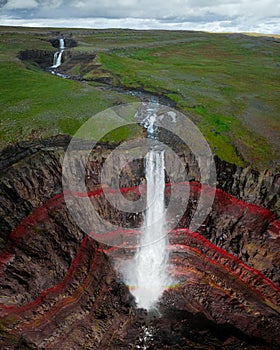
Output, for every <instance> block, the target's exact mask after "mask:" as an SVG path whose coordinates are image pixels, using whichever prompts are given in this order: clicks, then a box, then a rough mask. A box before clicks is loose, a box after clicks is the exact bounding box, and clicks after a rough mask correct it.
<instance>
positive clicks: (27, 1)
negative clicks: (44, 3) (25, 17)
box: [4, 0, 38, 10]
mask: <svg viewBox="0 0 280 350" xmlns="http://www.w3.org/2000/svg"><path fill="white" fill-rule="evenodd" d="M36 7H38V3H37V1H35V0H10V1H8V2H7V4H6V5H5V6H4V8H5V9H7V10H22V9H33V8H36Z"/></svg>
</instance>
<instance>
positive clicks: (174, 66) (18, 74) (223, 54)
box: [0, 27, 280, 169]
mask: <svg viewBox="0 0 280 350" xmlns="http://www.w3.org/2000/svg"><path fill="white" fill-rule="evenodd" d="M0 33H1V37H0V45H1V46H0V83H1V92H0V103H1V111H0V113H1V116H0V118H1V126H0V138H1V141H0V142H1V146H3V145H5V144H7V143H8V142H11V141H12V142H13V141H16V140H18V139H24V138H29V137H33V136H34V135H36V136H48V135H53V134H56V133H70V134H73V133H74V132H75V130H76V129H77V128H78V127H79V126H80V125H81V124H82V123H83V121H85V120H86V119H87V118H88V117H89V116H91V115H93V114H95V113H96V112H98V111H101V110H102V109H105V108H106V107H109V106H112V105H115V104H119V103H123V102H127V101H132V100H135V99H133V98H132V97H130V96H128V95H125V94H121V93H117V92H114V91H109V90H106V91H104V90H101V89H98V87H100V86H102V85H103V84H102V83H101V82H103V83H104V82H107V83H110V84H112V85H115V86H122V87H126V88H129V87H130V88H139V89H143V90H146V91H149V92H152V93H156V94H162V95H164V96H167V97H169V98H171V99H172V100H173V101H175V102H176V104H177V109H179V110H181V111H183V112H185V113H186V114H187V115H188V116H189V117H190V118H191V119H192V120H193V121H194V122H195V123H196V124H197V125H198V126H199V128H200V130H201V131H202V132H203V134H204V135H205V137H206V138H207V140H208V142H209V143H210V146H211V147H212V149H213V152H215V153H216V154H217V155H218V156H219V157H220V158H222V159H225V160H227V161H229V162H233V163H236V164H239V165H244V164H246V163H251V164H252V165H253V166H255V167H257V168H259V169H263V168H266V167H271V168H277V167H279V159H280V154H279V153H280V152H279V149H280V141H279V134H280V133H279V131H280V130H279V129H280V122H279V119H280V115H279V112H280V102H279V101H280V98H279V97H280V93H279V81H280V61H279V48H280V39H279V38H275V37H265V36H264V37H262V36H249V35H242V34H231V35H229V34H209V33H203V32H186V31H134V30H82V29H63V30H60V29H57V30H55V29H29V28H28V29H26V28H21V29H20V28H5V27H2V28H1V30H0ZM61 33H62V34H63V35H64V37H65V38H71V39H73V40H75V41H76V42H77V46H76V47H75V48H71V55H69V56H68V58H67V60H66V61H65V62H64V63H63V65H62V66H61V68H60V69H61V70H62V71H63V72H66V73H68V74H71V75H75V76H76V77H79V78H83V79H85V80H86V81H84V82H78V81H72V80H65V79H61V78H58V77H55V76H52V75H50V74H49V73H47V72H44V71H42V70H41V69H39V68H38V65H36V64H34V65H33V64H32V62H30V61H28V62H21V61H20V60H19V59H18V58H17V54H18V52H19V51H20V50H31V49H38V50H53V51H54V50H55V49H54V48H53V47H52V45H51V44H50V42H49V41H48V40H50V39H54V38H56V37H58V35H60V34H61ZM69 50H70V49H69ZM90 54H91V55H92V54H94V55H95V57H94V58H93V59H92V58H91V60H90V61H88V60H87V62H86V59H85V58H86V57H89V56H87V55H90ZM75 57H76V58H75ZM79 57H80V60H79ZM115 137H116V138H117V135H115Z"/></svg>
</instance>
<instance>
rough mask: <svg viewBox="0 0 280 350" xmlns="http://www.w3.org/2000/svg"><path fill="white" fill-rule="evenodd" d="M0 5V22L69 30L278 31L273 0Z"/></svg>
mask: <svg viewBox="0 0 280 350" xmlns="http://www.w3.org/2000/svg"><path fill="white" fill-rule="evenodd" d="M5 3H6V4H5ZM0 6H2V13H3V14H2V16H1V17H0V19H1V18H2V19H3V16H4V15H5V16H6V18H8V17H9V18H16V17H17V18H18V19H19V20H20V19H22V20H23V21H24V20H26V21H28V22H29V23H34V22H32V21H37V22H38V21H39V22H40V23H41V22H43V21H44V20H43V19H45V22H47V21H48V22H49V23H50V22H51V21H54V22H55V21H56V23H57V24H56V25H54V26H58V25H59V23H62V22H63V23H66V22H67V21H68V22H69V23H70V27H71V26H73V25H74V23H75V22H77V23H78V22H79V24H80V26H81V22H84V23H87V26H89V25H90V23H94V22H95V23H101V22H102V23H103V25H106V22H107V23H108V25H107V26H109V25H110V24H111V23H123V27H125V26H126V27H127V26H128V23H129V27H131V28H135V27H136V26H139V25H140V24H141V23H142V25H143V26H144V27H145V28H147V25H148V23H149V25H151V26H153V27H151V28H154V26H157V27H161V28H162V27H164V26H165V28H166V29H168V28H173V27H174V28H178V27H180V26H181V27H182V26H184V28H185V27H186V26H189V27H190V28H189V29H192V28H191V27H192V26H195V28H196V27H197V26H198V27H199V28H201V27H203V28H204V27H205V26H206V27H207V28H216V29H217V30H219V31H222V28H240V29H241V28H242V30H245V31H249V30H250V31H257V30H260V28H263V29H264V30H268V29H269V28H270V30H273V32H276V33H279V32H280V20H279V18H280V2H279V1H278V0H255V1H254V2H253V3H252V2H250V1H248V0H213V1H209V0H169V1H162V0H154V1H151V0H94V1H92V0H48V1H47V0H36V1H35V0H8V1H7V0H0ZM7 16H8V17H7ZM102 18H103V20H100V19H102ZM31 19H32V21H31ZM70 19H71V20H70ZM113 19H115V20H116V21H113ZM277 21H278V23H279V24H277ZM1 23H2V24H3V21H2V20H1ZM90 27H92V25H90ZM254 29H255V30H254Z"/></svg>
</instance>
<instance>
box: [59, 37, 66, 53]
mask: <svg viewBox="0 0 280 350" xmlns="http://www.w3.org/2000/svg"><path fill="white" fill-rule="evenodd" d="M59 49H60V50H63V49H65V41H64V39H63V38H60V39H59Z"/></svg>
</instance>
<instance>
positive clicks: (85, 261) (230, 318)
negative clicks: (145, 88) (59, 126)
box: [0, 137, 280, 349]
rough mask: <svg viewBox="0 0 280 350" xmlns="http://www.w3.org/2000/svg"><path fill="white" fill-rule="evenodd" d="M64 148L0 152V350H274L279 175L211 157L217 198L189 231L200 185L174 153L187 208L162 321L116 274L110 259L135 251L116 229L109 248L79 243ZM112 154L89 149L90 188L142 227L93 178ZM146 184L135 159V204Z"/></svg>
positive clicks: (279, 323) (174, 245)
mask: <svg viewBox="0 0 280 350" xmlns="http://www.w3.org/2000/svg"><path fill="white" fill-rule="evenodd" d="M68 142H69V139H68V138H64V137H61V138H53V139H51V140H45V141H44V142H42V141H38V142H37V141H33V142H31V143H26V144H21V145H17V146H11V147H10V148H9V149H7V150H6V151H4V152H2V154H1V155H0V167H1V178H0V192H1V203H0V220H1V221H0V224H1V241H0V249H1V255H0V268H1V270H0V273H1V289H2V290H1V299H0V303H1V305H0V306H1V310H0V313H1V317H2V321H1V328H0V331H1V335H2V340H1V348H3V349H56V348H66V349H106V348H108V349H130V348H131V349H137V348H145V347H146V348H151V349H155V348H165V349H212V348H213V349H214V348H220V349H235V348H244V347H246V348H247V349H277V348H278V347H279V345H280V339H279V331H278V330H279V327H280V319H279V312H280V310H279V297H280V290H279V288H278V287H277V283H278V285H279V271H278V270H277V269H278V267H279V241H280V235H279V227H280V225H279V222H278V221H277V219H276V216H277V215H279V193H278V190H279V177H277V176H276V175H274V174H270V173H269V172H264V173H262V174H259V173H257V172H254V171H252V170H250V169H249V168H247V169H241V168H237V167H235V166H233V165H230V164H227V163H225V162H221V161H220V160H218V159H216V165H217V173H218V187H219V189H218V190H217V191H216V193H215V201H214V204H213V207H212V210H211V212H210V214H209V216H208V217H207V221H206V222H205V223H204V225H202V226H201V228H200V230H199V232H197V233H194V232H191V231H189V230H188V229H187V227H188V224H189V222H190V219H191V217H192V213H193V211H194V210H195V208H196V202H197V200H198V198H199V193H200V191H201V185H200V184H199V182H197V181H196V180H199V174H198V172H197V166H196V163H195V161H194V160H192V158H191V156H189V155H188V154H187V152H186V151H184V152H183V151H182V152H181V154H180V156H181V159H183V160H184V161H185V162H186V166H187V168H188V175H187V176H188V179H191V180H192V181H191V183H190V184H188V182H186V181H183V182H181V183H178V184H176V185H174V187H173V188H174V190H173V194H175V196H176V191H177V192H178V193H180V192H181V189H182V187H183V186H186V185H187V184H188V186H190V199H191V200H190V201H189V205H188V207H187V210H186V212H185V214H184V215H183V217H182V219H181V221H180V222H179V224H178V226H177V228H175V229H174V230H173V231H172V232H171V233H170V245H169V250H170V262H171V265H170V271H171V272H172V275H173V276H174V279H175V280H176V283H175V285H174V286H173V288H171V289H169V290H166V292H165V293H164V295H163V297H162V299H161V301H160V303H159V313H160V316H159V315H157V314H154V315H153V314H149V315H147V313H146V312H145V311H144V310H138V309H136V307H135V303H134V300H133V298H132V297H131V295H130V293H129V290H128V288H127V287H126V286H125V285H124V284H123V283H122V281H121V279H120V276H119V274H118V272H117V271H118V270H115V269H114V268H113V261H115V262H116V261H119V260H120V259H121V260H123V261H126V259H129V258H130V257H131V256H132V254H133V253H134V251H135V247H134V246H133V244H130V248H129V249H124V248H123V246H122V244H126V246H127V242H129V240H130V239H131V237H130V236H129V237H128V236H126V234H127V233H126V232H125V231H124V232H123V234H122V244H120V246H119V248H114V249H112V248H110V247H109V246H106V245H104V244H101V243H98V242H97V241H96V240H95V239H93V238H92V237H93V236H92V237H90V236H87V235H86V234H85V233H84V232H83V231H82V230H81V229H80V228H79V227H78V226H77V224H76V222H75V221H74V219H73V218H72V217H71V215H70V214H69V211H68V210H67V207H66V205H65V201H64V196H63V193H62V185H61V179H62V172H61V160H62V158H63V156H64V152H65V148H66V146H67V144H68ZM111 147H113V146H112V145H99V146H98V147H97V149H96V150H95V151H93V152H92V154H91V158H90V160H89V162H88V164H87V170H86V174H87V176H86V186H87V189H88V191H89V192H90V194H91V199H92V201H94V200H95V202H96V203H98V204H97V205H98V210H99V211H100V212H101V214H103V215H104V217H106V218H107V219H108V218H110V219H111V222H113V223H114V224H118V223H121V222H126V223H127V228H129V223H131V224H132V225H134V226H135V224H138V225H141V221H142V217H141V215H138V216H137V215H136V216H135V215H134V216H133V215H131V214H130V215H126V214H125V213H120V212H118V211H116V209H114V208H112V207H110V205H109V204H108V203H107V202H106V201H105V200H104V198H103V196H102V193H101V192H100V188H99V183H100V170H101V168H102V165H103V163H104V160H105V158H106V157H107V155H108V154H109V153H110V152H111ZM82 152H83V150H81V153H82ZM116 157H118V156H117V155H116ZM143 176H144V170H143V162H142V161H135V162H132V163H130V164H129V165H128V166H126V167H125V168H124V169H123V172H122V175H121V178H120V184H121V187H122V188H123V193H124V198H125V197H126V198H130V200H134V199H135V198H138V196H139V188H138V187H135V185H136V186H138V185H140V184H142V185H143V183H144V179H143ZM115 180H116V179H112V184H111V185H112V188H114V183H115ZM167 180H168V179H167ZM182 180H184V179H182ZM185 180H186V179H185ZM168 189H169V186H167V187H166V195H167V200H168V193H169V190H168ZM211 191H213V190H212V189H209V195H211V193H210V192H211ZM227 192H229V193H227ZM230 193H232V194H234V195H235V196H237V197H238V198H237V197H235V196H232V195H231V194H230ZM178 198H179V197H178ZM244 200H246V201H250V202H251V203H248V202H245V201H244ZM179 205H180V201H179V199H178V206H179ZM262 206H263V207H262ZM264 207H268V208H269V209H270V211H269V210H267V209H265V208H264ZM102 211H103V213H102ZM136 238H137V237H136ZM115 264H116V263H115Z"/></svg>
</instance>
